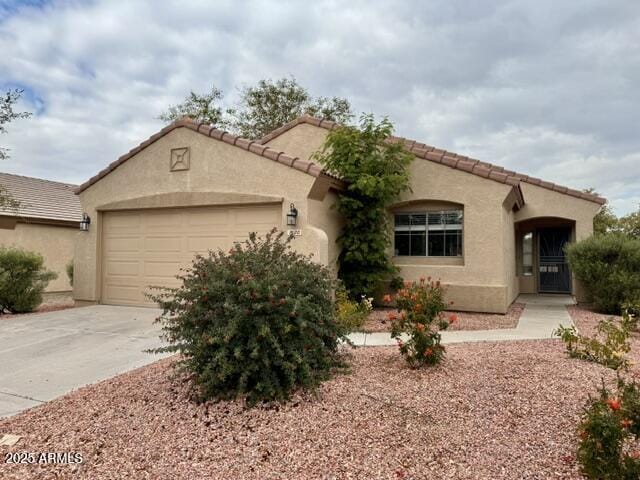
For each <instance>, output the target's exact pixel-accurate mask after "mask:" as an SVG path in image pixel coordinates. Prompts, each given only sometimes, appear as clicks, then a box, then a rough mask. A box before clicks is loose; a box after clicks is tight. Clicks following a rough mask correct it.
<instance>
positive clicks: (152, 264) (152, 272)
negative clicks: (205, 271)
mask: <svg viewBox="0 0 640 480" xmlns="http://www.w3.org/2000/svg"><path fill="white" fill-rule="evenodd" d="M182 266H183V262H175V261H174V262H172V261H162V260H155V261H154V260H146V261H145V262H144V275H145V276H146V277H148V278H152V277H153V278H157V279H166V278H173V277H174V276H175V275H176V274H177V273H178V272H179V271H180V267H182Z"/></svg>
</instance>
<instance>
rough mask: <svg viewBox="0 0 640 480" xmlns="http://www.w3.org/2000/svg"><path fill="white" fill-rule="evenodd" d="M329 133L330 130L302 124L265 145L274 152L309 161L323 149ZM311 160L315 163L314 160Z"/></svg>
mask: <svg viewBox="0 0 640 480" xmlns="http://www.w3.org/2000/svg"><path fill="white" fill-rule="evenodd" d="M328 133H329V132H328V130H326V129H324V128H320V127H315V126H313V125H309V124H308V123H302V124H300V125H296V126H295V127H293V128H292V129H290V130H288V131H286V132H284V133H283V134H282V135H280V136H278V137H276V138H274V139H273V140H271V141H270V142H267V143H265V145H268V146H269V147H270V148H273V149H274V150H279V151H281V152H287V154H289V155H294V156H296V157H299V158H302V159H304V160H309V159H311V156H312V155H313V154H314V153H315V152H316V151H319V150H321V149H322V146H323V145H324V141H325V138H326V137H327V134H328ZM311 160H312V161H313V159H311Z"/></svg>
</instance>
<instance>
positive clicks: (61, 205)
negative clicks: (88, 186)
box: [0, 173, 82, 222]
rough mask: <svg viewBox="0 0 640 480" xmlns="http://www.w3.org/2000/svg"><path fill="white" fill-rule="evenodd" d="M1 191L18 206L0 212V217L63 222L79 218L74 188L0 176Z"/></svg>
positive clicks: (25, 178) (45, 181) (5, 174)
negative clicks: (3, 190)
mask: <svg viewBox="0 0 640 480" xmlns="http://www.w3.org/2000/svg"><path fill="white" fill-rule="evenodd" d="M0 187H2V188H4V189H5V190H6V191H7V193H8V194H9V195H10V196H11V197H12V198H13V199H14V200H17V201H18V202H19V203H20V206H19V207H18V209H17V210H14V209H10V208H5V209H0V212H1V214H2V215H9V216H12V217H20V218H25V219H29V218H32V219H39V220H55V221H62V222H79V221H80V219H81V218H82V207H81V206H80V199H79V198H78V197H77V196H76V195H75V194H74V189H75V188H76V185H71V184H68V183H60V182H53V181H51V180H43V179H40V178H32V177H23V176H21V175H12V174H10V173H0Z"/></svg>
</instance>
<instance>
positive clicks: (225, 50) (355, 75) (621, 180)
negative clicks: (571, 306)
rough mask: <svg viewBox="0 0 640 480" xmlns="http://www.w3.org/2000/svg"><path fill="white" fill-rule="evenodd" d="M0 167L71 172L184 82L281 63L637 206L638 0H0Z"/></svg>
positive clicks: (405, 132) (149, 129)
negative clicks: (9, 115)
mask: <svg viewBox="0 0 640 480" xmlns="http://www.w3.org/2000/svg"><path fill="white" fill-rule="evenodd" d="M0 51H1V52H2V54H1V55H0V88H2V89H3V90H6V89H7V88H10V87H18V88H23V89H24V90H25V98H24V102H23V104H22V106H23V108H24V109H27V110H29V111H32V112H34V116H33V117H32V118H31V119H28V120H20V121H16V122H14V123H12V124H11V125H10V126H9V128H10V132H9V133H8V134H7V135H3V136H2V137H0V145H2V146H5V147H9V148H10V149H11V158H10V159H9V160H7V161H5V162H4V163H3V164H2V165H0V170H3V171H8V172H13V173H19V174H24V175H31V176H36V177H44V178H50V179H55V180H60V181H68V182H74V183H80V182H83V181H84V180H86V179H87V178H89V177H90V176H91V175H93V174H95V173H96V172H97V171H98V170H100V169H101V168H103V167H104V166H105V165H106V164H108V163H110V162H111V161H113V160H114V159H115V158H117V157H118V156H119V155H121V154H122V153H124V152H126V151H127V150H129V149H130V148H131V147H133V146H135V145H137V144H138V143H139V142H141V141H142V140H144V139H146V138H147V137H148V136H150V135H151V134H153V133H155V131H157V130H158V129H159V128H161V127H162V123H161V122H160V121H159V120H157V116H158V114H159V113H160V112H161V111H162V110H163V109H165V108H166V106H167V105H169V104H173V103H177V102H179V101H180V100H181V99H182V98H183V97H184V96H185V95H186V94H187V93H188V92H189V90H191V89H193V90H196V91H202V92H204V91H207V90H208V89H209V88H210V86H211V85H212V84H215V85H216V86H218V87H219V88H222V89H223V90H224V91H225V93H226V94H227V100H228V101H229V102H231V103H233V102H234V101H235V99H237V88H238V87H239V86H242V85H249V84H253V83H255V82H256V81H257V80H259V79H262V78H274V79H275V78H279V77H282V76H288V75H293V76H295V77H296V78H297V79H298V81H299V82H300V83H301V84H302V85H304V86H306V87H307V88H308V89H309V90H310V91H311V93H312V94H314V95H326V96H330V95H339V96H344V97H346V98H348V99H350V100H351V102H352V104H353V106H354V109H355V110H356V111H357V112H363V111H364V112H373V113H375V114H376V115H387V116H389V117H390V118H391V120H392V121H393V122H394V123H395V125H396V130H397V133H398V134H399V135H401V136H405V137H409V138H414V139H417V140H420V141H423V142H426V143H430V144H432V145H436V146H438V147H440V148H445V149H447V150H451V151H455V152H458V153H462V154H466V155H470V156H473V157H475V158H479V159H482V160H485V161H489V162H492V163H496V164H499V165H503V166H505V167H508V168H511V169H514V170H517V171H521V172H523V173H527V174H530V175H535V176H539V177H542V178H544V179H547V180H550V181H554V182H556V183H560V184H563V185H567V186H571V187H574V188H586V187H595V188H596V189H597V190H598V191H599V192H600V193H602V194H604V195H605V196H607V197H608V198H609V200H610V201H611V203H612V205H613V207H614V208H615V210H616V212H617V213H618V214H623V213H626V212H628V211H630V210H632V209H635V208H637V205H638V204H639V203H640V131H639V129H640V88H639V87H640V2H638V1H637V0H628V1H616V0H601V1H592V0H575V1H569V0H566V1H565V0H563V1H560V2H559V1H557V0H551V1H547V0H536V1H510V0H504V1H501V0H493V1H491V2H486V1H480V0H478V1H472V0H467V1H456V0H441V1H438V0H430V1H428V2H425V1H421V0H406V1H402V2H400V1H398V2H394V1H391V0H379V1H373V0H366V1H365V0H362V1H358V0H355V1H354V0H352V1H350V2H343V1H338V0H336V1H323V0H314V1H313V2H310V1H306V0H305V1H302V0H301V1H285V0H273V1H267V0H263V1H242V0H235V1H228V2H226V1H210V0H209V1H207V0H201V1H194V0H187V1H172V2H170V1H159V0H155V1H154V0H149V1H142V0H140V1H138V0H123V1H119V0H104V1H50V2H48V1H30V2H15V1H6V0H0Z"/></svg>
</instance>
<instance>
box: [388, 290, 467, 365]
mask: <svg viewBox="0 0 640 480" xmlns="http://www.w3.org/2000/svg"><path fill="white" fill-rule="evenodd" d="M384 301H385V302H387V303H391V302H393V301H395V304H396V306H397V308H398V311H399V313H398V314H396V313H393V312H392V313H390V314H389V320H390V321H391V336H392V337H393V338H395V339H396V340H397V342H398V348H399V349H400V353H401V354H402V356H403V357H404V358H405V360H406V361H407V362H408V363H409V365H410V366H411V367H412V368H417V367H422V366H424V365H436V364H437V363H440V361H441V360H442V359H443V357H444V346H443V345H441V343H440V340H441V335H440V333H439V330H445V329H446V328H448V327H449V324H450V323H451V322H453V321H455V320H456V317H455V315H451V316H450V317H449V319H448V320H447V319H445V318H444V310H445V308H446V307H447V305H446V303H445V302H444V290H443V288H442V286H441V285H440V282H439V281H431V279H429V281H427V280H426V279H425V278H421V279H420V282H405V288H403V289H400V290H399V291H398V293H397V294H396V295H395V296H391V295H385V298H384ZM404 336H407V337H408V339H407V340H406V341H403V340H402V338H403V337H404Z"/></svg>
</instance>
